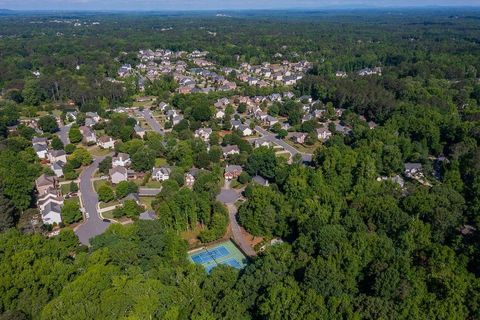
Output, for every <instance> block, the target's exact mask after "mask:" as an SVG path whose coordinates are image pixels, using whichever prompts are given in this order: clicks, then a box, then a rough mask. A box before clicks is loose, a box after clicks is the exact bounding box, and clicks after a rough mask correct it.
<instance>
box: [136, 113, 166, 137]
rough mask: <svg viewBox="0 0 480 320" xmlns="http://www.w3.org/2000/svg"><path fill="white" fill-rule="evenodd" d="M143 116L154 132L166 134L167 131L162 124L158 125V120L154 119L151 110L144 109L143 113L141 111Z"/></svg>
mask: <svg viewBox="0 0 480 320" xmlns="http://www.w3.org/2000/svg"><path fill="white" fill-rule="evenodd" d="M141 114H142V115H143V117H144V118H145V121H147V123H148V125H149V126H150V127H151V128H152V129H153V130H155V131H156V132H158V133H160V134H165V131H164V130H163V128H162V127H161V126H160V123H158V121H157V119H155V118H154V117H153V115H152V111H150V110H149V109H144V110H143V111H141Z"/></svg>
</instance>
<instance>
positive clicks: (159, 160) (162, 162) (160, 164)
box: [155, 158, 167, 168]
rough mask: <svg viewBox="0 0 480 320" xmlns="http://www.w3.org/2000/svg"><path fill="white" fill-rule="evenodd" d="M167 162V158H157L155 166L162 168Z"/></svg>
mask: <svg viewBox="0 0 480 320" xmlns="http://www.w3.org/2000/svg"><path fill="white" fill-rule="evenodd" d="M166 164H167V160H166V159H165V158H157V159H155V167H156V168H160V167H163V166H165V165H166Z"/></svg>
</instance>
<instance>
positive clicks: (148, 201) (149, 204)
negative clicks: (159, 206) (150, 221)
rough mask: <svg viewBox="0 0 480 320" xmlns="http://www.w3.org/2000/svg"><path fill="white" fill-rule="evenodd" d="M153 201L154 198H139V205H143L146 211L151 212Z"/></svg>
mask: <svg viewBox="0 0 480 320" xmlns="http://www.w3.org/2000/svg"><path fill="white" fill-rule="evenodd" d="M153 200H155V198H154V197H140V204H142V205H144V206H145V209H146V210H152V201H153Z"/></svg>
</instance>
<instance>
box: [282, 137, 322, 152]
mask: <svg viewBox="0 0 480 320" xmlns="http://www.w3.org/2000/svg"><path fill="white" fill-rule="evenodd" d="M285 142H286V143H288V144H289V145H291V146H292V147H294V148H295V149H297V150H298V151H300V152H303V153H314V152H315V150H317V148H318V147H319V146H320V145H321V144H322V143H321V142H320V141H317V142H315V144H314V145H311V146H309V145H306V144H299V143H295V142H293V141H291V140H289V139H285Z"/></svg>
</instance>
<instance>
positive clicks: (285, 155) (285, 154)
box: [276, 152, 290, 161]
mask: <svg viewBox="0 0 480 320" xmlns="http://www.w3.org/2000/svg"><path fill="white" fill-rule="evenodd" d="M276 156H277V158H284V159H287V161H288V160H290V153H288V152H282V153H277V154H276Z"/></svg>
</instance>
